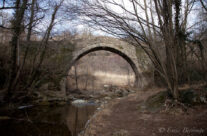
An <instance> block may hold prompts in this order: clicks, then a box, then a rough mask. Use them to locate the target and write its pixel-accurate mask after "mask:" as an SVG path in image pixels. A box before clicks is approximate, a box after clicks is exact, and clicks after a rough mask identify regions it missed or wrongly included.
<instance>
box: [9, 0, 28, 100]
mask: <svg viewBox="0 0 207 136" xmlns="http://www.w3.org/2000/svg"><path fill="white" fill-rule="evenodd" d="M16 7H18V8H17V9H16V10H15V18H14V20H13V22H12V27H13V36H12V40H11V49H12V51H11V62H12V64H11V72H10V80H9V86H8V91H7V92H8V94H7V96H6V99H9V98H10V97H11V95H12V92H11V91H12V89H13V81H14V80H15V78H16V74H17V58H18V56H17V51H18V46H19V38H20V34H21V32H22V22H23V17H24V13H25V10H26V7H27V0H23V3H21V1H20V0H16Z"/></svg>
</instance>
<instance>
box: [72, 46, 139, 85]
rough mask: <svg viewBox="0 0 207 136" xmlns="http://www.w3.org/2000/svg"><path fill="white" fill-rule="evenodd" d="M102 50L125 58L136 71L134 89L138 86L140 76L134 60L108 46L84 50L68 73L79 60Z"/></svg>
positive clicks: (74, 60)
mask: <svg viewBox="0 0 207 136" xmlns="http://www.w3.org/2000/svg"><path fill="white" fill-rule="evenodd" d="M100 50H105V51H110V52H112V53H115V54H118V55H119V56H121V57H122V58H124V59H125V60H126V61H127V62H128V63H129V64H130V66H131V68H132V70H133V71H134V74H135V82H134V87H137V86H138V76H139V72H138V69H137V66H136V65H135V63H134V62H133V61H132V59H131V58H130V57H128V56H127V55H126V54H125V53H123V52H121V51H119V50H118V49H115V48H112V47H107V46H104V47H103V46H98V47H93V48H90V49H88V50H84V51H83V52H81V53H79V54H78V55H76V56H75V57H74V58H73V59H72V61H71V63H70V65H69V68H68V71H69V70H70V69H71V67H72V66H73V65H74V64H75V63H76V62H77V61H78V60H79V59H81V58H82V57H83V56H85V55H87V54H89V53H91V52H95V51H100Z"/></svg>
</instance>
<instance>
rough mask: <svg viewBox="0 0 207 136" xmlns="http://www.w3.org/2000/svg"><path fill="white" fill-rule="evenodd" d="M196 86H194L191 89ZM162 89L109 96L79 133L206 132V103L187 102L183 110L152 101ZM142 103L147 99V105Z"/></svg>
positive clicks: (180, 135)
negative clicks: (122, 96) (188, 103)
mask: <svg viewBox="0 0 207 136" xmlns="http://www.w3.org/2000/svg"><path fill="white" fill-rule="evenodd" d="M199 89H200V88H194V90H195V91H198V90H199ZM184 90H186V89H184ZM163 91H165V90H163V89H158V88H153V89H148V90H147V91H139V92H137V93H135V94H130V95H129V96H128V97H124V98H116V99H113V100H111V101H110V102H109V103H108V104H106V105H105V106H103V108H102V109H101V110H99V111H97V112H96V113H95V115H94V117H93V118H92V119H91V120H90V124H89V125H88V126H87V127H86V129H85V132H84V134H82V135H83V136H97V135H98V136H149V135H153V136H163V135H165V136H172V135H177V136H187V135H192V136H204V135H207V130H206V126H207V104H206V103H203V104H195V105H191V106H188V108H187V110H186V109H183V107H182V106H181V107H179V106H177V107H176V106H175V108H170V109H166V107H165V106H166V103H165V104H163V103H162V104H159V103H158V104H156V101H154V100H155V99H156V97H154V96H158V95H157V94H163V93H160V92H163ZM205 91H206V90H205ZM188 92H189V91H188ZM199 93H200V92H199ZM160 98H161V97H160ZM192 98H193V97H192ZM149 100H150V101H149ZM151 100H152V101H151ZM143 103H147V104H148V103H151V105H147V104H143Z"/></svg>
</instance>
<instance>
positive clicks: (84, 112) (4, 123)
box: [0, 104, 97, 136]
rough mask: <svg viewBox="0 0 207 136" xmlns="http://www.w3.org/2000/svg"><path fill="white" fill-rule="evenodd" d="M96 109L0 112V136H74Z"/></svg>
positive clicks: (41, 108)
mask: <svg viewBox="0 0 207 136" xmlns="http://www.w3.org/2000/svg"><path fill="white" fill-rule="evenodd" d="M96 108H97V105H95V104H86V105H84V106H78V107H77V106H73V105H71V104H67V105H64V106H35V107H28V108H23V109H18V110H15V111H10V112H8V111H7V112H0V116H1V117H4V118H2V119H0V136H77V135H78V133H80V132H81V131H82V130H83V129H84V126H85V124H86V122H87V121H88V119H89V118H90V116H92V115H93V113H94V111H95V110H96ZM6 116H9V118H7V117H6Z"/></svg>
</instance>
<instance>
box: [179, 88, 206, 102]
mask: <svg viewBox="0 0 207 136" xmlns="http://www.w3.org/2000/svg"><path fill="white" fill-rule="evenodd" d="M180 98H181V101H182V102H183V103H185V104H187V105H196V104H205V103H206V101H207V89H206V88H204V89H201V90H195V89H189V90H184V91H181V92H180Z"/></svg>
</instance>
